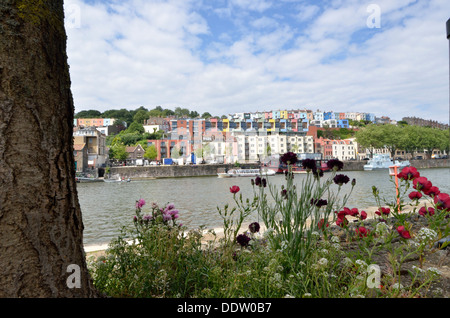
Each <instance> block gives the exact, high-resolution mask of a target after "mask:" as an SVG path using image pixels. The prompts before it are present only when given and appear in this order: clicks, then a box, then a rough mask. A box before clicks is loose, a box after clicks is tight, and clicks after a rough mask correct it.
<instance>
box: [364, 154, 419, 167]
mask: <svg viewBox="0 0 450 318" xmlns="http://www.w3.org/2000/svg"><path fill="white" fill-rule="evenodd" d="M409 165H410V163H409V161H408V160H405V161H398V160H395V161H393V160H392V159H391V158H390V156H389V155H386V154H376V155H374V156H373V158H372V159H370V160H369V161H368V162H367V164H366V165H364V170H365V171H371V170H379V169H389V167H392V166H397V167H398V168H400V169H402V168H404V167H408V166H409Z"/></svg>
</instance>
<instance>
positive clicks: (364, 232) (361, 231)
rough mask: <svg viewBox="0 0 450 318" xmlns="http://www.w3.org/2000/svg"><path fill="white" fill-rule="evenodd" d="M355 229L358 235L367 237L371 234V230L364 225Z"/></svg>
mask: <svg viewBox="0 0 450 318" xmlns="http://www.w3.org/2000/svg"><path fill="white" fill-rule="evenodd" d="M355 231H356V235H359V237H366V236H367V235H368V234H369V230H368V229H366V228H365V227H364V226H361V227H359V228H357V229H356V230H355Z"/></svg>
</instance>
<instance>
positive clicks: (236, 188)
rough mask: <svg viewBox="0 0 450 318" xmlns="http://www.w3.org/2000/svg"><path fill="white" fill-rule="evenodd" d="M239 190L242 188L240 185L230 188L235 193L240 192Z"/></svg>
mask: <svg viewBox="0 0 450 318" xmlns="http://www.w3.org/2000/svg"><path fill="white" fill-rule="evenodd" d="M239 190H241V189H240V188H239V187H238V186H232V187H231V188H230V192H231V193H233V194H235V193H238V192H239Z"/></svg>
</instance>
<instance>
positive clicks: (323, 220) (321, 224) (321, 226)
mask: <svg viewBox="0 0 450 318" xmlns="http://www.w3.org/2000/svg"><path fill="white" fill-rule="evenodd" d="M324 223H325V219H320V221H319V223H318V224H317V226H318V227H319V229H320V230H321V229H322V228H323V225H324ZM329 225H330V224H328V222H327V224H326V225H325V226H326V227H328V226H329Z"/></svg>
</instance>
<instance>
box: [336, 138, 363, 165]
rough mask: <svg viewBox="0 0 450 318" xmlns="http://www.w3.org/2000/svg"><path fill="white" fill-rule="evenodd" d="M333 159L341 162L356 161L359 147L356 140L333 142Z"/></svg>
mask: <svg viewBox="0 0 450 318" xmlns="http://www.w3.org/2000/svg"><path fill="white" fill-rule="evenodd" d="M333 157H334V158H336V159H338V160H341V161H346V160H352V159H356V158H357V145H356V143H355V140H354V139H343V140H333Z"/></svg>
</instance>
